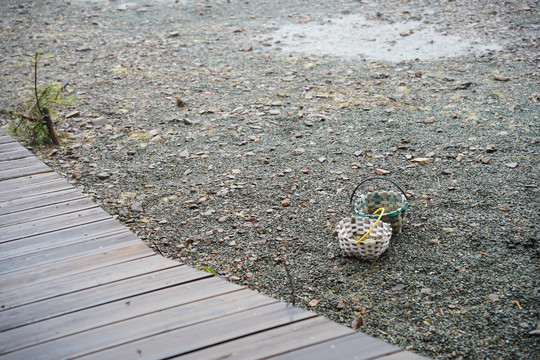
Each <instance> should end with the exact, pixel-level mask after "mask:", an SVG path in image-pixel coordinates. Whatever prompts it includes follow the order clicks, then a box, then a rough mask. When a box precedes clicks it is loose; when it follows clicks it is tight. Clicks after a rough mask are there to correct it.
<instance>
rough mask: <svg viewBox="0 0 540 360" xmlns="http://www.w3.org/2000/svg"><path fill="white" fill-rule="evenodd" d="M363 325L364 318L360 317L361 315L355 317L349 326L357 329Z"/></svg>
mask: <svg viewBox="0 0 540 360" xmlns="http://www.w3.org/2000/svg"><path fill="white" fill-rule="evenodd" d="M362 325H364V319H362V317H361V316H359V317H357V318H356V319H354V320H353V321H352V323H351V327H352V328H353V329H354V330H357V329H359V328H360V326H362Z"/></svg>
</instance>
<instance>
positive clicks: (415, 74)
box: [414, 71, 422, 78]
mask: <svg viewBox="0 0 540 360" xmlns="http://www.w3.org/2000/svg"><path fill="white" fill-rule="evenodd" d="M414 77H417V78H421V77H422V72H421V71H417V72H415V73H414Z"/></svg>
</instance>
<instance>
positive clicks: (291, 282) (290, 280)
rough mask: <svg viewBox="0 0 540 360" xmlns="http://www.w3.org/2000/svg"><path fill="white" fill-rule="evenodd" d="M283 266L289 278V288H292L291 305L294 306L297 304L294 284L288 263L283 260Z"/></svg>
mask: <svg viewBox="0 0 540 360" xmlns="http://www.w3.org/2000/svg"><path fill="white" fill-rule="evenodd" d="M283 266H285V272H286V273H287V277H288V278H289V286H290V287H291V304H292V306H294V304H295V303H296V298H295V295H294V282H293V279H292V277H291V273H290V272H289V267H288V266H287V261H286V260H283Z"/></svg>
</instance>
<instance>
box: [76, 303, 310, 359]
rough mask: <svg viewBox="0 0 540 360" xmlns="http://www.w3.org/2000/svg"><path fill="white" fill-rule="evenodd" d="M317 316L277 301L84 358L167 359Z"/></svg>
mask: <svg viewBox="0 0 540 360" xmlns="http://www.w3.org/2000/svg"><path fill="white" fill-rule="evenodd" d="M315 316H316V315H315V314H313V313H310V312H307V311H305V310H301V309H298V308H294V307H289V306H287V305H286V304H284V303H275V304H270V305H266V306H262V307H259V308H256V309H253V310H249V311H243V312H241V313H238V314H232V315H228V316H223V317H220V318H217V319H213V320H211V321H208V322H199V323H196V324H194V325H192V326H186V327H183V328H179V329H177V330H172V331H168V332H166V333H163V334H159V335H155V336H151V337H147V338H144V339H141V340H137V341H131V342H128V343H126V344H124V345H119V346H116V347H113V348H110V349H107V350H103V351H99V352H96V353H93V354H90V355H88V356H84V357H81V359H115V358H116V359H117V358H119V357H124V358H135V357H140V356H143V357H145V358H146V359H164V358H169V357H172V356H177V355H181V354H184V353H188V352H191V351H195V350H199V349H202V348H205V347H208V346H212V345H216V344H219V343H221V342H224V341H230V340H234V339H237V338H241V337H244V336H248V335H251V334H255V333H257V332H260V331H265V330H268V329H272V328H275V327H278V326H282V325H286V324H290V323H294V322H296V321H300V320H304V319H308V318H312V317H315ZM178 339H182V341H178Z"/></svg>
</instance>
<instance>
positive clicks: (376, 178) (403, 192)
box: [349, 176, 409, 204]
mask: <svg viewBox="0 0 540 360" xmlns="http://www.w3.org/2000/svg"><path fill="white" fill-rule="evenodd" d="M371 180H385V181H388V182H391V183H392V184H394V186H395V187H397V188H398V189H399V191H401V193H402V194H403V195H404V196H405V199H407V201H408V200H409V198H408V197H407V194H405V191H403V189H401V186H399V185H398V184H396V183H395V182H393V181H392V180H389V179H386V178H383V177H378V176H375V177H370V178H367V179H364V180H362V181H361V182H360V184H358V185H357V186H356V188H355V189H354V191H353V192H352V194H351V199H350V201H349V204H352V202H353V199H354V194H356V190H358V188H359V187H360V186H361V185H362V184H364V183H365V182H368V181H371Z"/></svg>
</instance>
